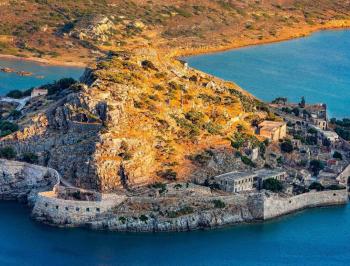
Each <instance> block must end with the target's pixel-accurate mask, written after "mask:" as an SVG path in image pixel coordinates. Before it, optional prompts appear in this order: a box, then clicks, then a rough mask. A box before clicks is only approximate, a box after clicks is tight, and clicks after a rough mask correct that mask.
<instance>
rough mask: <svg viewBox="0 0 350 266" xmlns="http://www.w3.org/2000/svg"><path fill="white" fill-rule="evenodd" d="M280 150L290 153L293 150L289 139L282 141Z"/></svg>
mask: <svg viewBox="0 0 350 266" xmlns="http://www.w3.org/2000/svg"><path fill="white" fill-rule="evenodd" d="M281 151H283V152H287V153H291V152H292V151H293V144H292V143H291V142H290V141H284V142H282V143H281Z"/></svg>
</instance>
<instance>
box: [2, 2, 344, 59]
mask: <svg viewBox="0 0 350 266" xmlns="http://www.w3.org/2000/svg"><path fill="white" fill-rule="evenodd" d="M0 6H1V8H0V53H6V54H15V55H22V56H39V57H45V58H49V59H50V58H51V59H57V58H58V59H59V60H61V61H62V60H63V61H77V60H79V61H81V62H91V59H92V58H95V57H97V56H99V55H100V54H99V53H98V52H97V50H99V49H102V50H109V49H115V48H116V47H118V48H120V47H128V48H130V47H134V46H140V45H152V46H153V47H158V48H163V49H168V48H171V49H173V50H180V49H190V50H193V49H196V50H199V51H206V50H211V49H218V48H224V47H233V46H239V45H244V44H251V43H259V42H262V41H273V40H278V39H281V38H282V39H283V38H288V37H291V36H294V35H300V34H303V33H308V32H309V30H314V29H315V28H321V27H339V26H342V25H345V24H346V22H345V21H347V20H348V19H349V15H350V5H349V1H344V0H320V1H310V0H258V1H257V0H246V1H239V0H201V1H198V0H188V1H183V0H174V1H169V0H153V1H146V0H134V1H131V0H99V1H86V0H76V1H68V0H62V1H55V0H27V1H25V0H12V1H7V0H2V1H0ZM101 17H106V18H108V19H109V21H108V22H107V21H103V20H99V19H98V18H101ZM99 22H102V23H105V27H104V26H102V27H99V26H97V27H95V26H96V25H97V24H98V23H99ZM344 23H345V24H344ZM77 31H78V33H77ZM79 31H81V32H82V33H83V34H80V32H79ZM182 53H183V52H182Z"/></svg>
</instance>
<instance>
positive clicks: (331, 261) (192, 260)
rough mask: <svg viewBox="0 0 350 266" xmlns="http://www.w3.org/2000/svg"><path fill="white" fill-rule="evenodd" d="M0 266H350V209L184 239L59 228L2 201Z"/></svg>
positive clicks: (193, 234)
mask: <svg viewBox="0 0 350 266" xmlns="http://www.w3.org/2000/svg"><path fill="white" fill-rule="evenodd" d="M0 213H1V216H0V217H1V219H0V265H2V266H7V265H23V266H26V265H38V266H41V265H43V266H44V265H52V266H55V265H75V266H78V265H87V266H88V265H94V266H95V265H125V266H132V265H150V266H155V265H169V266H172V265H208V266H213V265H268V266H273V265H325V266H326V265H327V266H329V265H349V264H350V252H349V247H350V207H346V206H340V207H332V208H321V209H312V210H306V211H303V212H300V213H296V214H293V215H289V216H286V217H283V218H280V219H277V220H274V221H270V222H265V223H257V224H250V225H239V226H235V227H231V228H224V229H214V230H207V231H195V232H182V233H118V232H105V231H90V230H84V229H59V228H54V227H50V226H46V225H42V224H39V223H36V222H34V221H33V220H31V219H30V216H29V210H28V209H27V207H26V206H24V205H21V204H18V203H14V202H0Z"/></svg>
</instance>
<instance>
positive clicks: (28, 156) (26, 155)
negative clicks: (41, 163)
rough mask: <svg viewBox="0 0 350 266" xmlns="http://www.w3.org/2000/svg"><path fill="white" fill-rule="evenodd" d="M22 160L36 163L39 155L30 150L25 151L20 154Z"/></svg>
mask: <svg viewBox="0 0 350 266" xmlns="http://www.w3.org/2000/svg"><path fill="white" fill-rule="evenodd" d="M21 159H22V161H25V162H27V163H31V164H36V163H38V160H39V157H38V155H36V154H35V153H32V152H26V153H23V154H22V158H21Z"/></svg>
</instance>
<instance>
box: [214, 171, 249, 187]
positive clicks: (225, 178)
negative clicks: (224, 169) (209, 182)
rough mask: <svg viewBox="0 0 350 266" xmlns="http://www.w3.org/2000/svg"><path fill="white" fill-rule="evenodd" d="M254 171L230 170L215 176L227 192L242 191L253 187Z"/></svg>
mask: <svg viewBox="0 0 350 266" xmlns="http://www.w3.org/2000/svg"><path fill="white" fill-rule="evenodd" d="M254 177H255V173H254V172H229V173H226V174H222V175H219V176H216V177H214V180H215V182H216V183H217V184H218V185H219V188H220V189H221V190H224V191H227V192H240V191H247V190H252V189H253V184H254Z"/></svg>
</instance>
